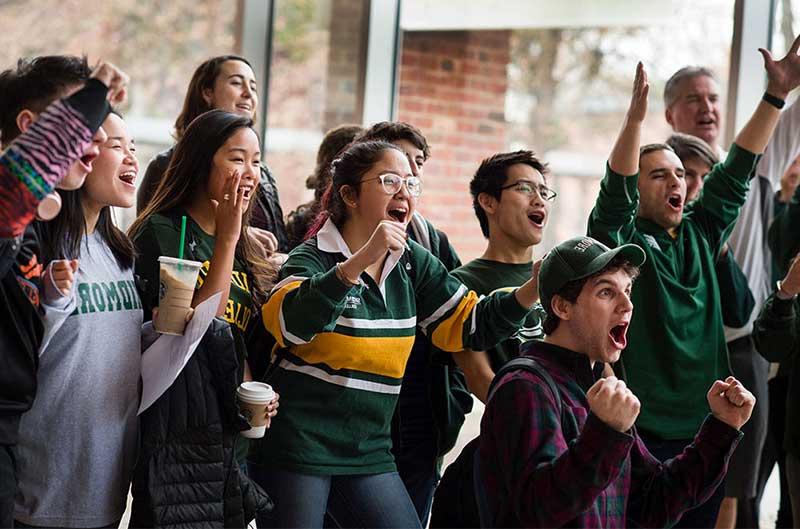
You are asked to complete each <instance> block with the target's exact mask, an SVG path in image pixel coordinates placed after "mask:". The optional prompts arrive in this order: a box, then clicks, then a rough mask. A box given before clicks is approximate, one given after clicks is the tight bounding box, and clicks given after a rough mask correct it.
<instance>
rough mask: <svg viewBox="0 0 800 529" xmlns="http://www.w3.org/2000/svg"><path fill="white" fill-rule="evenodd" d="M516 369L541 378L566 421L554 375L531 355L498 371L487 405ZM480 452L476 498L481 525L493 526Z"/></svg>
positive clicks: (474, 462) (476, 458) (475, 476)
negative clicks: (503, 380)
mask: <svg viewBox="0 0 800 529" xmlns="http://www.w3.org/2000/svg"><path fill="white" fill-rule="evenodd" d="M514 371H527V372H529V373H533V374H534V375H537V376H538V377H539V378H541V379H542V380H543V381H544V383H545V385H546V386H547V388H548V389H549V390H550V392H551V393H552V394H553V397H554V398H555V401H556V408H557V409H558V416H559V417H560V419H561V422H562V424H563V421H564V413H563V411H564V407H563V405H562V404H561V397H560V396H559V394H558V387H557V386H556V383H555V381H554V380H553V377H551V376H550V373H548V372H547V370H546V369H545V368H544V366H542V365H541V364H540V363H539V362H537V361H536V360H535V359H533V358H531V357H530V356H518V357H517V358H514V359H513V360H511V361H509V362H508V363H506V364H505V365H504V366H503V367H501V368H500V369H499V370H498V371H497V373H496V374H495V375H494V378H493V379H492V383H491V384H490V385H489V393H488V397H487V398H486V405H487V406H488V405H489V401H490V400H491V399H492V396H494V394H495V393H496V392H497V390H498V389H500V386H501V384H500V380H501V379H502V378H503V377H504V376H506V375H507V374H508V373H512V372H514ZM479 455H480V454H479V452H478V450H477V448H476V449H475V453H474V454H473V456H472V457H473V460H472V468H473V481H472V486H473V491H474V493H475V500H476V503H477V507H478V516H479V518H480V525H481V527H493V526H494V522H495V520H493V519H492V515H493V513H492V511H491V509H490V508H489V502H488V499H487V497H486V494H485V491H484V490H483V472H482V470H481V460H480V457H479ZM498 512H501V513H502V512H505V507H504V506H503V505H502V504H501V505H500V506H499V509H498Z"/></svg>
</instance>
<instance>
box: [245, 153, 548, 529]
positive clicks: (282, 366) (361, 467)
mask: <svg viewBox="0 0 800 529" xmlns="http://www.w3.org/2000/svg"><path fill="white" fill-rule="evenodd" d="M421 185H422V184H421V181H420V180H419V178H417V177H415V176H413V175H412V173H411V167H410V166H409V163H408V160H407V158H406V156H405V154H404V153H403V152H402V151H401V150H400V149H399V148H398V147H397V146H395V145H393V144H391V143H386V142H380V141H369V142H362V143H355V144H353V145H351V146H350V147H348V148H347V149H346V150H345V151H344V152H343V153H342V154H341V155H340V156H339V157H338V158H337V159H336V160H335V161H334V162H333V166H332V182H331V185H330V187H329V189H328V191H327V192H326V197H325V199H324V200H323V212H324V215H323V216H322V218H321V219H320V222H318V224H317V228H318V231H317V232H316V235H315V236H313V237H311V238H310V239H308V240H306V241H305V242H304V243H303V244H301V245H300V246H298V247H297V248H295V249H294V250H293V251H292V253H291V254H290V255H289V259H288V261H287V262H286V263H285V264H284V266H283V267H282V268H281V273H280V279H281V281H280V282H279V283H278V284H277V285H276V286H275V288H274V289H273V290H272V293H271V295H270V297H269V300H268V301H267V303H266V305H265V306H264V307H263V310H262V313H263V318H264V324H265V325H266V327H267V329H268V330H269V331H270V333H272V335H273V336H274V337H275V339H276V340H277V342H278V347H277V350H276V356H275V360H274V364H273V371H272V372H271V376H270V378H269V382H270V383H271V384H272V385H273V386H274V387H275V388H276V390H278V391H280V392H281V393H282V395H283V405H282V411H281V420H280V421H277V422H276V424H275V425H274V426H273V429H272V431H271V432H270V435H269V436H268V437H266V438H264V439H263V440H262V441H260V442H259V445H258V446H257V447H254V450H252V451H251V459H250V462H251V463H252V464H251V465H250V467H249V468H250V469H251V476H253V477H254V479H256V481H257V482H259V483H260V484H261V485H262V486H263V487H264V488H265V489H266V491H267V492H268V493H269V494H270V495H271V496H272V497H273V498H274V499H275V503H276V510H275V513H274V516H273V517H271V518H264V519H259V520H258V525H259V527H322V524H323V516H324V514H325V512H326V510H327V512H328V514H329V515H330V516H331V517H332V518H333V519H334V520H335V522H336V523H337V524H338V525H340V526H342V527H415V526H416V527H418V526H419V525H420V522H419V518H418V517H417V513H416V511H415V509H414V507H413V505H412V503H411V500H410V499H409V496H408V493H407V492H406V489H405V487H404V485H403V482H402V481H401V480H400V477H399V476H398V474H397V470H396V467H395V463H394V458H393V456H392V454H391V444H392V443H391V437H390V423H391V419H392V415H393V412H394V409H395V405H396V403H397V397H398V394H399V393H400V385H401V382H402V379H403V373H404V371H405V366H406V362H407V360H408V357H409V354H410V351H411V347H412V345H413V343H414V338H415V334H416V328H417V326H419V327H421V328H422V329H423V330H424V331H425V332H427V334H428V336H430V337H431V340H432V342H433V344H434V345H436V346H437V347H438V348H440V349H442V350H445V351H450V352H459V351H461V350H463V349H465V348H471V349H478V350H484V349H486V348H487V347H491V346H493V345H495V344H497V343H498V342H499V341H501V340H502V339H504V338H507V337H508V336H511V335H512V334H513V333H514V332H516V331H517V330H518V328H519V326H520V324H521V322H522V320H523V319H524V318H525V316H526V315H527V313H528V312H529V310H530V308H531V307H532V306H533V304H534V302H535V301H536V299H538V293H537V285H536V281H535V280H533V279H532V280H530V281H528V282H527V283H525V284H524V285H523V286H521V287H520V288H518V289H517V290H516V291H514V292H501V293H495V294H492V295H490V296H487V297H485V298H483V299H481V300H479V299H478V296H477V295H476V294H475V293H474V292H470V291H468V289H467V288H466V287H464V286H463V285H462V284H461V283H460V282H459V281H458V280H457V279H455V278H453V277H451V276H450V275H449V274H448V273H447V270H446V269H445V267H444V265H442V263H441V262H440V261H439V260H438V259H436V258H435V257H433V256H432V255H431V254H430V253H429V252H428V251H427V250H425V249H423V248H422V247H421V246H419V245H417V244H416V243H415V242H413V241H408V240H407V236H406V225H407V223H408V221H409V220H410V219H411V216H412V215H413V214H414V208H415V201H414V200H411V198H412V197H413V196H418V195H419V194H420V192H421V191H422V188H421Z"/></svg>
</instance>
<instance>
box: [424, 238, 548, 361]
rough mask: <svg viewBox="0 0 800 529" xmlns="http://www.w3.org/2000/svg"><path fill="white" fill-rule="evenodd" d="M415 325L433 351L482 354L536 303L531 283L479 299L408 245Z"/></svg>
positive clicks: (534, 283) (516, 325) (513, 329)
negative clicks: (424, 334)
mask: <svg viewBox="0 0 800 529" xmlns="http://www.w3.org/2000/svg"><path fill="white" fill-rule="evenodd" d="M409 244H410V248H411V252H412V257H413V262H412V266H414V267H415V274H414V275H415V279H414V282H415V284H414V290H415V295H416V301H417V325H418V326H419V327H420V328H421V329H422V331H423V332H425V333H426V334H427V336H428V338H429V339H430V341H431V342H432V343H433V345H434V346H436V347H437V348H439V349H441V350H442V351H446V352H448V353H457V354H461V353H459V352H460V351H463V350H464V349H473V350H483V349H488V348H490V347H494V346H495V345H497V344H498V343H500V342H501V341H503V340H504V339H506V338H508V337H510V336H512V335H513V334H514V333H515V332H517V331H518V330H519V328H520V326H521V325H522V323H523V321H524V319H525V317H526V316H527V315H528V312H529V311H530V310H531V309H532V308H533V305H534V304H535V303H536V301H537V300H538V298H539V294H538V286H537V284H538V282H537V280H536V279H534V278H533V270H532V271H531V276H532V277H531V279H529V280H528V281H526V282H525V283H524V284H523V285H522V286H521V287H519V288H517V289H516V290H515V291H513V292H495V293H493V294H491V295H489V296H486V297H484V298H482V299H479V298H478V295H477V294H476V293H475V292H474V291H472V290H469V289H468V288H467V287H466V286H464V285H463V284H462V283H461V282H460V281H459V280H458V279H456V278H455V277H454V276H451V275H450V274H449V273H448V272H447V270H446V269H445V267H444V265H443V264H442V262H441V261H439V260H438V259H436V258H435V257H434V256H433V255H431V254H430V253H429V252H427V251H425V250H424V249H423V248H422V247H420V246H419V245H418V244H416V243H414V242H413V241H412V242H410V243H409Z"/></svg>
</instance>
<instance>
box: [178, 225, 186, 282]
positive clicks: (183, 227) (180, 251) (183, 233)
mask: <svg viewBox="0 0 800 529" xmlns="http://www.w3.org/2000/svg"><path fill="white" fill-rule="evenodd" d="M185 242H186V215H183V216H182V217H181V244H180V246H178V259H183V244H184V243H185ZM180 269H181V265H180V264H179V265H178V270H180Z"/></svg>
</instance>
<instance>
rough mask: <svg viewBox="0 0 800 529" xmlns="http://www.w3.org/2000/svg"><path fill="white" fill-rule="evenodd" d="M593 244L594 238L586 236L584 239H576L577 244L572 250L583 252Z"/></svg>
mask: <svg viewBox="0 0 800 529" xmlns="http://www.w3.org/2000/svg"><path fill="white" fill-rule="evenodd" d="M594 244H595V242H594V240H592V239H590V238H588V237H586V238H585V239H581V240H580V241H578V244H576V245H575V248H573V250H577V251H579V252H585V251H586V250H588V249H589V248H591V247H592V246H594Z"/></svg>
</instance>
